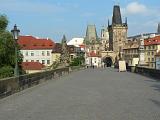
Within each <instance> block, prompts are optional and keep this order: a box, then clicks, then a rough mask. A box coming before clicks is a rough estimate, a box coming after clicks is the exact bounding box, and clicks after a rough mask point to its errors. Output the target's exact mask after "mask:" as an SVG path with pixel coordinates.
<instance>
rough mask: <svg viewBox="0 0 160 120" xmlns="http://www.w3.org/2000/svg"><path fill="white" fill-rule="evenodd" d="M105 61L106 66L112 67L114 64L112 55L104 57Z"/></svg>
mask: <svg viewBox="0 0 160 120" xmlns="http://www.w3.org/2000/svg"><path fill="white" fill-rule="evenodd" d="M103 62H104V65H105V66H106V67H111V66H112V64H113V62H112V59H111V57H106V58H104V59H103Z"/></svg>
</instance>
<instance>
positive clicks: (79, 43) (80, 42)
mask: <svg viewBox="0 0 160 120" xmlns="http://www.w3.org/2000/svg"><path fill="white" fill-rule="evenodd" d="M83 42H84V38H73V39H71V40H70V41H69V42H68V43H67V45H74V46H75V47H81V46H82V45H83ZM81 50H83V48H82V49H81Z"/></svg>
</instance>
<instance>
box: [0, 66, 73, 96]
mask: <svg viewBox="0 0 160 120" xmlns="http://www.w3.org/2000/svg"><path fill="white" fill-rule="evenodd" d="M69 72H70V69H69V67H66V68H60V69H55V70H51V71H45V72H40V73H33V74H26V75H21V76H19V77H11V78H5V79H0V98H3V97H6V96H8V95H11V94H13V93H16V92H18V91H21V90H24V89H26V88H29V87H32V86H34V85H37V84H40V83H41V82H44V81H46V80H52V79H56V78H58V77H60V76H63V75H65V74H68V73H69Z"/></svg>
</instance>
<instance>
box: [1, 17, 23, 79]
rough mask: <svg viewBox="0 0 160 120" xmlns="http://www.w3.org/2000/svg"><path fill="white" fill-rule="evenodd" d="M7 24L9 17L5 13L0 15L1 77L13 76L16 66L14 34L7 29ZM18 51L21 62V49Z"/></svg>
mask: <svg viewBox="0 0 160 120" xmlns="http://www.w3.org/2000/svg"><path fill="white" fill-rule="evenodd" d="M7 25H8V20H7V17H6V16H5V15H0V78H2V77H10V76H12V75H13V68H14V66H15V45H16V44H15V41H14V40H13V37H12V34H11V33H10V32H9V31H7V30H6V29H7ZM17 47H18V46H17ZM18 53H19V54H18V55H19V56H18V59H19V60H18V61H19V62H21V61H22V57H21V54H20V51H18ZM4 71H5V72H4Z"/></svg>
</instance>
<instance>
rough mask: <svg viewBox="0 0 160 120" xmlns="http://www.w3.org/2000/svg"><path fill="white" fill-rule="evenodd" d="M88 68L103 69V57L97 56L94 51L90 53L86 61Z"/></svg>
mask: <svg viewBox="0 0 160 120" xmlns="http://www.w3.org/2000/svg"><path fill="white" fill-rule="evenodd" d="M85 62H86V66H88V67H90V66H95V67H102V58H101V56H99V55H97V54H96V53H95V52H94V51H92V52H90V53H88V55H87V57H86V59H85Z"/></svg>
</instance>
